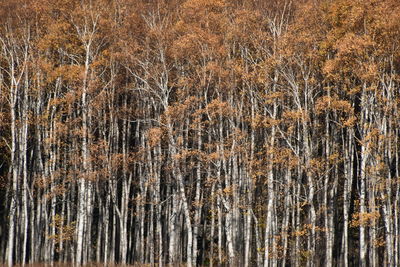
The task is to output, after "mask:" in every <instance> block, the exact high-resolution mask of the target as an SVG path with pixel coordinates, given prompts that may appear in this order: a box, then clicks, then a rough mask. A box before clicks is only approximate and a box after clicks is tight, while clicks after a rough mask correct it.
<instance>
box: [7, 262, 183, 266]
mask: <svg viewBox="0 0 400 267" xmlns="http://www.w3.org/2000/svg"><path fill="white" fill-rule="evenodd" d="M22 266H24V267H73V266H74V265H73V263H57V262H53V263H34V264H25V265H18V264H17V265H14V267H22ZM82 266H83V267H150V266H151V265H150V264H134V265H132V264H111V263H107V264H104V263H87V264H85V265H82ZM164 266H166V267H168V265H164ZM180 266H182V267H183V266H186V265H184V264H180V265H174V267H180Z"/></svg>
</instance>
